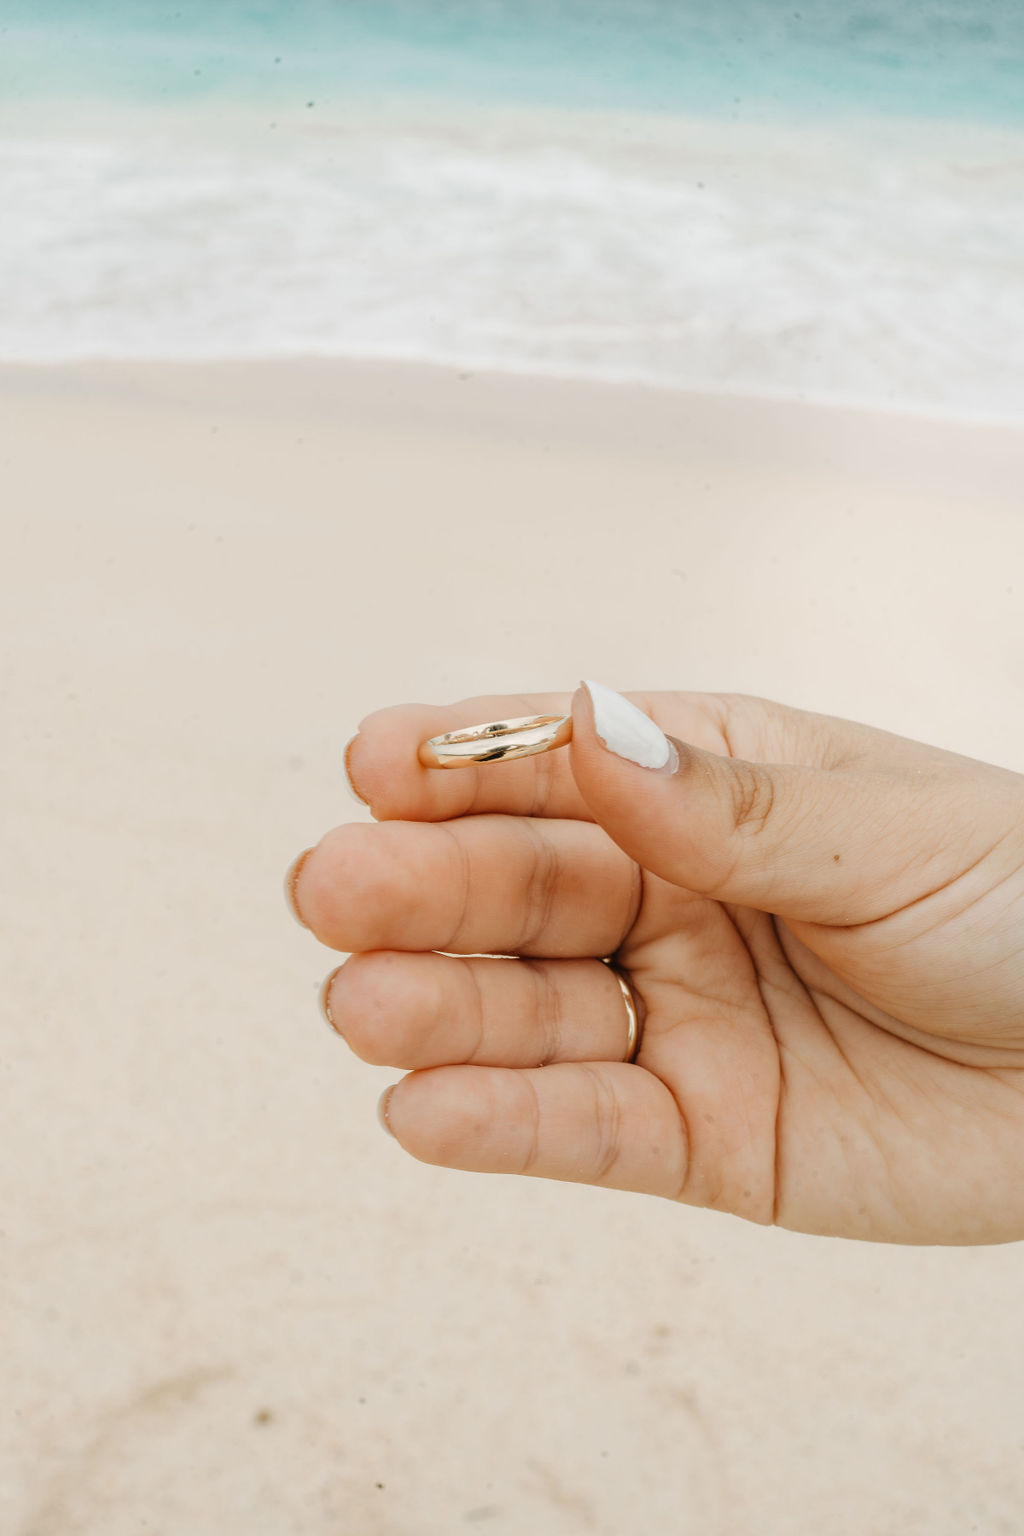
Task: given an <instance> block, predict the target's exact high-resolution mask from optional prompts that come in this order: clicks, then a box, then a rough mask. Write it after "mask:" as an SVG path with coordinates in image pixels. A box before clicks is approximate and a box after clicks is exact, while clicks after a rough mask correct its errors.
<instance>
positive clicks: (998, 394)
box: [0, 106, 1024, 420]
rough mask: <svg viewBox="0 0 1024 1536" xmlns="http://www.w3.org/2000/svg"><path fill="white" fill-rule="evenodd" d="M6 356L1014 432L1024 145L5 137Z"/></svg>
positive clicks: (576, 129)
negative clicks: (753, 399)
mask: <svg viewBox="0 0 1024 1536" xmlns="http://www.w3.org/2000/svg"><path fill="white" fill-rule="evenodd" d="M0 206H2V207H3V208H4V226H5V230H4V235H3V239H2V242H0V294H3V296H4V298H3V303H2V307H0V357H2V358H4V359H7V360H31V361H49V362H53V361H59V360H70V359H82V358H91V357H129V358H143V357H147V358H150V357H165V358H196V359H204V358H221V357H278V356H290V355H321V356H323V355H327V356H338V357H353V358H358V357H362V358H408V359H420V360H432V361H436V362H442V363H448V364H453V365H458V366H462V367H479V368H497V369H506V370H512V371H516V372H539V373H550V374H560V375H565V376H579V377H586V378H594V379H609V380H613V379H614V380H619V379H623V380H624V379H635V380H643V381H647V382H649V383H652V384H659V385H669V386H683V387H687V388H693V389H701V390H722V391H730V392H743V393H760V394H770V395H783V396H795V397H802V398H807V399H815V400H836V401H854V402H861V403H865V404H869V405H873V406H882V407H889V408H899V409H910V410H917V411H926V412H940V413H943V414H945V413H947V412H948V413H952V414H954V415H960V416H967V417H982V418H992V419H1008V420H1024V134H1020V133H1017V132H1015V131H1012V130H1009V129H1006V130H1003V129H996V128H984V129H983V128H970V127H966V126H963V125H959V126H957V125H949V124H941V123H936V124H928V123H918V124H914V123H906V122H904V123H899V124H894V123H886V122H877V121H876V122H868V121H858V120H856V119H849V120H845V121H840V122H832V123H829V124H818V125H817V126H816V127H812V126H809V125H808V126H804V127H786V126H784V125H782V124H778V123H776V124H764V125H760V126H757V125H752V124H744V125H741V124H737V123H727V122H715V121H713V120H703V119H692V120H687V119H678V118H668V117H661V118H650V117H645V116H643V115H641V114H629V113H621V114H615V115H612V114H597V113H555V112H550V111H546V110H543V109H536V110H519V111H496V110H495V111H488V110H487V109H484V108H472V109H470V108H466V107H463V108H461V109H460V110H458V111H454V110H449V111H446V110H444V109H442V108H440V107H436V108H434V109H431V110H426V109H420V110H416V111H412V110H411V109H409V108H408V106H395V107H394V108H388V107H387V106H382V107H379V108H377V109H371V108H367V107H362V108H357V107H355V106H352V107H350V108H349V109H348V110H347V111H346V112H344V113H338V114H336V115H335V116H334V117H333V118H331V117H327V118H324V117H320V118H314V117H311V116H305V117H303V116H300V115H294V116H293V117H292V118H290V119H285V118H283V117H278V118H276V119H274V118H271V117H269V116H265V115H261V114H260V113H259V112H254V113H250V114H249V115H248V116H247V117H245V118H244V121H243V117H242V115H241V114H239V115H237V116H236V117H234V118H232V119H231V120H230V121H226V120H225V117H224V115H223V114H222V113H221V114H218V113H216V112H214V111H209V112H206V113H205V114H204V112H203V111H201V110H191V111H190V112H189V113H188V115H187V119H186V118H185V117H183V116H177V117H172V116H164V117H161V116H160V115H159V114H154V113H143V112H141V111H140V112H137V113H134V114H133V113H132V112H130V111H127V110H125V111H122V112H121V114H120V115H118V114H116V113H111V114H108V115H107V116H104V114H103V113H102V112H98V113H97V112H93V113H91V114H85V115H84V116H83V117H82V118H81V119H80V120H77V121H73V120H72V118H71V117H70V115H68V114H64V115H62V117H61V120H60V122H58V123H57V124H55V123H54V122H53V121H52V120H51V121H50V122H49V123H48V124H47V125H46V126H43V125H42V123H41V122H39V121H36V122H35V123H29V124H28V128H27V131H26V123H25V121H24V120H22V122H21V123H20V124H19V131H18V132H17V133H16V134H15V133H14V132H13V131H12V129H11V127H10V125H9V124H8V125H7V126H6V127H5V126H4V125H3V124H0Z"/></svg>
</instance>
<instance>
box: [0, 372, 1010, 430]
mask: <svg viewBox="0 0 1024 1536" xmlns="http://www.w3.org/2000/svg"><path fill="white" fill-rule="evenodd" d="M275 370H279V371H282V372H287V373H289V375H290V376H292V377H295V378H299V377H301V375H302V373H303V372H304V371H306V370H309V371H311V372H313V371H322V372H323V373H324V374H328V373H331V372H334V373H336V374H337V376H338V377H343V376H345V375H346V374H348V375H360V376H361V377H362V378H363V379H364V380H366V381H367V383H370V381H371V380H372V379H373V377H374V375H380V374H381V373H394V374H396V375H398V376H405V377H407V378H409V379H410V380H412V379H414V378H416V377H422V378H423V379H424V381H430V380H433V381H435V382H437V383H438V384H439V385H440V387H442V388H443V387H444V384H443V381H444V380H453V381H457V382H462V381H465V380H468V379H477V380H489V381H491V382H492V383H493V384H498V383H499V381H503V380H508V381H513V382H514V383H515V384H518V385H524V386H526V387H535V386H540V387H542V388H544V387H547V386H552V387H555V388H557V389H566V390H570V391H572V390H576V389H579V390H583V391H587V390H594V391H596V392H597V393H598V395H599V394H600V393H601V392H602V391H624V392H627V393H645V394H649V395H651V396H668V397H670V398H672V399H678V400H679V401H689V402H691V403H693V402H696V401H701V400H707V401H721V402H725V403H732V404H735V405H736V406H737V407H750V408H753V409H758V408H760V407H765V408H767V409H772V408H781V409H797V410H809V411H813V412H825V413H829V414H832V413H836V412H845V413H848V414H851V415H854V416H858V417H861V416H863V417H870V418H873V419H874V418H878V419H885V420H895V421H904V422H907V423H911V422H918V423H920V424H922V425H935V426H951V427H964V428H968V429H970V428H980V429H983V430H988V431H992V432H996V433H1000V432H1005V433H1009V434H1011V435H1013V434H1016V433H1018V432H1024V413H1022V414H1009V415H1000V414H998V413H996V412H981V411H979V412H976V413H975V412H971V411H969V410H966V409H963V408H958V407H954V406H949V407H943V406H941V405H915V404H911V403H907V402H897V401H894V402H891V403H886V402H884V401H880V400H872V399H869V398H865V397H855V396H854V397H847V396H843V395H827V394H813V393H811V392H808V393H807V394H801V393H798V392H794V391H787V390H783V389H779V390H777V391H772V390H768V389H753V388H751V389H749V390H745V389H740V388H734V387H731V386H728V385H715V384H699V383H696V382H694V383H682V382H679V381H676V380H672V379H665V378H660V377H655V376H651V377H646V376H641V375H638V374H632V373H628V372H623V373H622V374H621V375H615V374H610V373H609V374H591V375H585V374H580V373H574V372H572V371H570V370H569V369H565V370H562V369H559V368H550V369H545V368H543V367H536V366H533V365H531V364H527V363H523V364H521V365H515V364H510V365H508V366H505V367H496V366H495V365H494V363H493V362H492V361H484V362H472V361H463V360H461V359H444V358H436V357H417V356H411V355H394V356H390V355H379V356H371V355H365V356H357V355H349V354H341V353H333V352H331V353H326V352H325V353H322V354H317V353H312V352H305V353H298V352H282V353H280V354H279V355H271V354H266V353H259V354H255V353H254V354H253V355H252V356H251V357H245V356H227V355H211V356H209V357H202V356H181V357H174V356H166V355H164V356H161V355H150V356H145V357H138V358H135V357H130V356H113V355H111V356H96V355H93V356H85V357H59V358H40V359H36V358H12V357H2V356H0V389H3V388H6V387H8V386H10V387H12V388H13V389H14V390H15V391H16V390H17V389H18V387H19V380H20V381H21V383H27V382H28V381H29V380H31V379H32V377H33V376H34V375H38V376H39V378H40V379H41V380H44V381H45V380H47V379H51V380H52V379H57V380H59V379H60V377H61V376H62V375H81V376H82V377H88V378H90V379H95V380H97V381H99V382H104V383H106V384H109V385H110V387H112V388H113V389H114V390H115V392H119V391H120V390H121V389H122V387H123V382H122V381H123V380H125V379H128V378H131V377H133V376H135V377H138V375H139V374H140V373H141V374H142V375H144V376H147V375H150V374H154V373H157V374H158V373H161V372H166V373H167V374H169V375H172V376H173V375H174V374H175V373H179V374H181V375H182V376H184V375H185V374H187V373H189V372H199V373H203V372H206V371H209V372H210V374H211V375H214V374H220V375H221V376H222V377H225V378H230V377H232V376H233V375H236V374H238V373H239V372H245V373H246V374H249V373H252V374H253V375H254V376H255V375H257V374H264V375H266V374H269V373H270V372H273V371H275ZM58 387H60V386H59V385H58ZM371 387H372V386H371Z"/></svg>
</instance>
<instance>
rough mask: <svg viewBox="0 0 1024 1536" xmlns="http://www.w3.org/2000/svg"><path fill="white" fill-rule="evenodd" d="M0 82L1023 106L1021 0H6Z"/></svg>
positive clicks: (880, 106)
mask: <svg viewBox="0 0 1024 1536" xmlns="http://www.w3.org/2000/svg"><path fill="white" fill-rule="evenodd" d="M3 14H4V18H5V31H4V34H3V38H2V44H3V46H2V51H0V71H2V73H0V93H2V94H3V95H6V96H8V97H9V96H11V95H12V94H13V95H15V96H18V95H25V96H29V97H33V96H37V95H39V94H42V93H52V94H56V95H60V94H63V93H73V92H80V91H85V92H89V93H99V94H116V95H118V96H122V97H126V98H129V99H148V100H158V101H165V102H166V101H182V100H190V99H192V100H201V99H207V100H208V99H210V98H211V97H213V98H217V97H221V96H226V97H231V96H235V97H237V96H244V97H248V98H252V99H260V100H262V101H265V102H267V103H268V104H271V105H277V106H279V107H282V108H283V107H285V106H288V105H292V106H296V105H305V103H306V102H308V101H312V102H313V103H314V107H313V108H312V109H310V110H315V108H316V106H317V105H319V106H321V107H324V106H327V107H329V106H331V105H333V104H336V103H337V102H338V101H339V100H341V99H344V98H346V97H351V96H352V95H357V96H360V95H361V96H369V95H374V96H379V95H383V96H392V97H393V96H403V97H407V96H410V95H414V96H420V97H435V98H436V97H443V98H446V99H459V100H465V101H471V102H480V101H490V102H494V101H503V102H516V103H519V104H528V105H534V106H548V107H553V106H560V107H567V108H570V109H576V110H581V109H586V110H604V111H609V110H617V111H618V110H621V111H645V112H667V113H687V112H699V113H717V114H722V115H726V116H755V115H762V114H767V115H772V116H774V115H778V114H782V115H785V116H791V115H794V114H796V115H801V114H812V115H820V114H823V113H824V114H828V113H833V112H843V113H849V112H851V111H853V112H860V111H866V112H870V113H891V114H900V115H909V116H915V117H939V118H945V119H948V118H951V117H955V118H968V119H972V120H975V121H980V122H990V123H1006V124H1021V123H1024V5H1022V4H1021V3H1020V0H988V3H985V4H981V3H975V4H969V3H964V0H961V3H951V0H884V3H876V4H870V3H869V4H844V3H842V0H785V3H780V0H724V3H719V4H717V5H715V4H713V3H709V0H700V3H696V0H418V3H417V0H404V3H401V0H333V3H329V0H301V3H295V0H292V3H276V4H263V5H259V4H251V3H250V4H246V3H241V0H207V3H202V0H177V3H164V4H153V3H152V0H138V3H124V0H121V3H119V4H114V3H111V0H97V3H95V4H85V3H82V0H79V3H72V0H65V3H57V0H50V3H45V0H44V3H39V4H33V5H28V4H25V5H14V6H11V5H7V6H6V7H4V12H3Z"/></svg>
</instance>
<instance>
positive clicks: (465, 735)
mask: <svg viewBox="0 0 1024 1536" xmlns="http://www.w3.org/2000/svg"><path fill="white" fill-rule="evenodd" d="M571 740H572V715H523V716H522V717H521V718H520V719H518V720H491V721H489V722H488V723H487V724H486V725H467V726H463V728H462V730H460V731H446V732H445V733H444V735H443V736H431V738H430V740H429V741H425V742H423V743H422V744H421V746H420V749H419V753H418V756H419V760H420V762H421V763H422V764H423V766H424V768H470V767H472V766H473V764H475V763H502V762H504V761H505V760H506V759H511V758H513V757H533V756H534V755H535V754H536V753H538V752H553V751H554V750H555V748H556V747H564V746H566V745H567V743H568V742H570V741H571Z"/></svg>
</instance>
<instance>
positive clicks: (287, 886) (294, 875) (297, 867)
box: [284, 848, 313, 929]
mask: <svg viewBox="0 0 1024 1536" xmlns="http://www.w3.org/2000/svg"><path fill="white" fill-rule="evenodd" d="M312 852H313V850H312V848H307V849H306V850H305V851H304V852H303V853H300V854H299V856H298V858H297V859H296V860H295V862H294V864H292V866H291V867H290V869H289V870H288V873H287V874H286V875H285V877H284V897H285V901H287V903H288V910H289V912H290V913H291V914H292V916H293V917H294V919H295V921H296V922H297V923H298V924H299V926H300V928H306V929H308V928H309V924H308V923H307V922H306V919H305V918H304V917H303V915H302V913H301V912H300V911H299V904H298V902H297V901H296V899H295V884H296V881H297V880H298V878H299V876H300V875H301V873H302V866H303V864H305V862H306V860H307V859H308V858H309V856H310V854H311V853H312Z"/></svg>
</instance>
